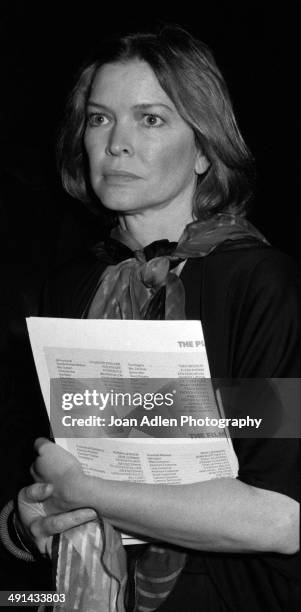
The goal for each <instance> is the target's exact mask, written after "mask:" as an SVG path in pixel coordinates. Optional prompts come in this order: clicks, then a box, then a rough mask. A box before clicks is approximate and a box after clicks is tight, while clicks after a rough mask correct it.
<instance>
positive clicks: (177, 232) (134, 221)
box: [118, 209, 194, 247]
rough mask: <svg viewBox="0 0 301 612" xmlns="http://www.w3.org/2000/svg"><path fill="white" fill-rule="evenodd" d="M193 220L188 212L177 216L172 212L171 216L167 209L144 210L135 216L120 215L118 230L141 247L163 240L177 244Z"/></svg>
mask: <svg viewBox="0 0 301 612" xmlns="http://www.w3.org/2000/svg"><path fill="white" fill-rule="evenodd" d="M179 213H180V214H179ZM193 220H194V219H193V216H192V212H191V211H190V210H188V211H187V210H185V211H182V214H181V211H178V214H175V213H174V211H173V213H172V214H171V212H170V211H169V210H167V209H164V210H162V209H161V210H155V209H153V210H144V211H141V212H139V213H137V214H131V215H126V214H125V215H120V216H119V218H118V222H119V225H120V228H121V229H122V230H124V231H126V232H128V234H129V235H130V236H131V237H132V238H134V239H135V240H136V241H137V242H139V244H141V246H143V247H145V246H146V245H148V244H150V243H151V242H154V241H155V240H163V239H164V238H166V239H167V240H170V241H172V242H178V240H179V238H180V236H181V235H182V233H183V231H184V229H185V227H186V225H187V224H188V223H191V222H192V221H193Z"/></svg>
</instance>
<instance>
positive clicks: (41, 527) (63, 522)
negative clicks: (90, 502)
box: [30, 508, 97, 540]
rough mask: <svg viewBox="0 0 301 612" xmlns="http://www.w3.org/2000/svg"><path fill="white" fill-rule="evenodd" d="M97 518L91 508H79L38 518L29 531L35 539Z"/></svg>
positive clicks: (61, 531)
mask: <svg viewBox="0 0 301 612" xmlns="http://www.w3.org/2000/svg"><path fill="white" fill-rule="evenodd" d="M96 518H97V514H96V512H95V511H94V510H92V508H80V509H79V510H74V511H72V512H65V513H63V512H62V513H61V514H56V515H51V516H47V517H45V518H39V519H38V520H35V521H33V522H32V523H31V525H30V531H31V534H32V536H33V537H34V538H35V540H39V539H41V538H47V537H49V536H52V535H54V534H56V533H63V531H67V530H68V529H72V527H78V526H79V525H82V524H84V523H88V522H90V521H93V520H95V519H96Z"/></svg>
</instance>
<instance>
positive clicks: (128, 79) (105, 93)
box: [90, 59, 175, 109]
mask: <svg viewBox="0 0 301 612" xmlns="http://www.w3.org/2000/svg"><path fill="white" fill-rule="evenodd" d="M90 100H92V101H94V102H97V103H98V104H104V105H106V104H111V105H112V104H113V103H114V104H117V103H118V102H120V103H127V104H129V105H132V104H133V105H135V104H155V103H158V104H160V103H161V104H167V105H168V106H170V107H171V108H172V109H175V106H174V104H173V102H172V100H171V99H170V98H169V96H168V95H167V94H166V93H165V91H164V90H163V89H162V87H161V85H160V83H159V81H158V79H157V77H156V75H155V73H154V71H153V70H152V68H151V67H150V65H149V64H148V63H147V62H144V61H142V60H139V59H134V60H129V61H127V62H114V63H110V64H104V65H103V66H102V67H101V68H99V70H98V71H97V73H96V75H95V77H94V81H93V84H92V88H91V94H90Z"/></svg>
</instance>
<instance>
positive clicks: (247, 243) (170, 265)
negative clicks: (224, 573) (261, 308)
mask: <svg viewBox="0 0 301 612" xmlns="http://www.w3.org/2000/svg"><path fill="white" fill-rule="evenodd" d="M225 242H227V243H228V244H227V248H230V249H235V248H248V247H252V246H254V244H255V245H256V244H257V245H258V244H263V243H265V244H268V242H267V241H266V239H265V238H264V237H263V236H262V235H261V234H260V232H258V230H257V229H256V228H255V227H254V226H252V225H251V224H250V223H249V222H248V221H246V220H245V219H242V218H241V217H236V216H234V215H229V214H220V215H217V216H216V217H215V218H214V219H211V220H209V221H197V222H193V223H190V224H189V225H188V226H187V227H186V229H185V231H184V233H183V234H182V236H181V238H180V240H179V242H178V244H177V243H170V242H169V241H168V240H160V241H157V242H154V243H152V244H151V245H149V246H147V247H146V248H144V249H143V248H142V247H141V245H139V244H138V243H137V242H136V241H135V240H133V238H131V237H130V236H129V235H128V234H127V233H126V232H124V231H122V230H120V229H119V228H116V229H115V230H114V231H113V232H112V235H111V238H110V239H109V240H107V241H105V242H103V243H100V244H99V245H97V246H96V247H95V248H94V251H95V254H96V255H97V257H99V258H100V259H103V260H104V261H105V262H107V263H108V266H107V268H106V270H105V272H104V273H103V274H102V276H101V278H100V279H99V283H98V286H97V287H96V291H95V293H94V296H93V299H92V301H91V303H90V304H89V305H88V307H87V312H86V316H87V317H88V318H102V319H185V318H186V317H185V294H184V287H183V284H182V281H181V279H180V278H179V277H178V276H177V274H176V273H175V270H176V267H177V266H178V264H179V262H181V261H184V260H185V259H187V258H195V257H204V256H206V255H208V254H209V253H211V252H212V251H213V250H214V249H216V248H217V247H218V246H219V245H220V244H222V243H225ZM53 560H54V566H55V568H56V586H57V590H58V592H65V593H66V597H67V599H66V605H65V606H60V607H56V608H55V609H64V610H68V611H71V610H72V611H73V610H74V611H75V610H77V611H79V612H124V611H125V609H126V581H127V574H126V557H125V551H124V549H123V546H122V543H121V537H120V534H119V532H118V531H116V530H115V529H114V528H113V527H112V526H111V525H110V524H109V523H108V522H106V521H103V520H102V519H100V520H99V522H96V521H93V522H91V523H88V524H86V525H81V526H80V527H76V528H74V529H72V530H69V531H68V532H66V533H64V534H62V535H61V536H60V541H59V547H58V551H57V553H55V554H54V559H53ZM185 562H186V554H185V553H184V552H183V551H182V550H180V549H177V548H175V547H172V546H169V545H168V544H165V543H164V544H162V545H156V544H155V543H154V544H151V545H148V546H147V547H142V552H141V554H140V555H138V556H137V559H136V562H135V567H134V574H135V575H134V582H135V604H134V606H133V607H132V608H131V609H128V612H153V611H155V610H157V609H158V607H159V606H160V604H161V603H162V602H163V601H164V600H165V599H166V597H167V596H168V595H169V593H170V592H171V590H172V589H173V587H174V585H175V583H176V581H177V579H178V576H179V575H180V573H181V571H182V569H183V567H184V565H185Z"/></svg>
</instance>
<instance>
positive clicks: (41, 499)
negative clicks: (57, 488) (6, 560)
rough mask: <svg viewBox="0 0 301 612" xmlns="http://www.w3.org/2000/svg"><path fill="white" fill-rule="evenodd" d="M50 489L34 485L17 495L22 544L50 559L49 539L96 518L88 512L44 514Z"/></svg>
mask: <svg viewBox="0 0 301 612" xmlns="http://www.w3.org/2000/svg"><path fill="white" fill-rule="evenodd" d="M52 493H53V485H52V484H45V483H40V482H39V483H36V484H33V485H30V486H29V487H25V488H24V489H21V491H20V493H19V495H18V510H19V516H18V525H17V526H18V531H20V535H21V538H22V541H24V544H25V545H26V543H28V544H29V545H31V544H32V543H33V544H34V545H35V547H36V548H37V549H38V550H39V552H40V553H41V554H42V555H45V554H48V556H49V557H51V546H52V536H53V535H54V534H56V533H62V532H63V531H67V530H68V529H71V528H72V527H77V526H78V525H82V524H83V523H88V522H89V521H93V520H95V519H96V518H97V514H96V512H95V511H94V510H92V508H79V509H77V510H73V511H72V512H65V513H59V514H47V503H48V502H49V500H50V499H51V496H52Z"/></svg>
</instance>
